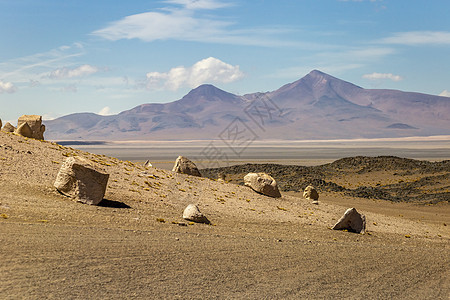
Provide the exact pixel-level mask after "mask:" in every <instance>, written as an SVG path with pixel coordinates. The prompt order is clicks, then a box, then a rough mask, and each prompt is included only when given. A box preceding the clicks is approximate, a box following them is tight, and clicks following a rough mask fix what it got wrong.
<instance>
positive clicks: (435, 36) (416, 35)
mask: <svg viewBox="0 0 450 300" xmlns="http://www.w3.org/2000/svg"><path fill="white" fill-rule="evenodd" d="M380 42H381V43H385V44H399V45H409V46H418V45H450V32H448V31H409V32H397V33H394V34H393V35H391V36H390V37H386V38H384V39H381V40H380Z"/></svg>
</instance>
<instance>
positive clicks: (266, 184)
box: [244, 173, 281, 198]
mask: <svg viewBox="0 0 450 300" xmlns="http://www.w3.org/2000/svg"><path fill="white" fill-rule="evenodd" d="M244 185H246V186H249V187H250V188H252V189H253V190H254V191H255V192H258V193H260V194H263V195H266V196H269V197H274V198H279V197H281V194H280V191H279V190H278V186H277V182H276V181H275V179H273V178H272V176H270V175H268V174H266V173H248V174H247V175H245V176H244Z"/></svg>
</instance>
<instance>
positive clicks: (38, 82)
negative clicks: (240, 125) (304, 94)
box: [0, 0, 450, 123]
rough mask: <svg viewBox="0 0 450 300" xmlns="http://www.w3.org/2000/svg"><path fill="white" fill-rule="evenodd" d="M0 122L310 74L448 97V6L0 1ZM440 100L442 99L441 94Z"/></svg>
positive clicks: (111, 108) (258, 0)
mask: <svg viewBox="0 0 450 300" xmlns="http://www.w3.org/2000/svg"><path fill="white" fill-rule="evenodd" d="M0 41H1V44H0V119H1V120H2V121H3V123H5V122H6V121H10V122H12V123H16V122H17V118H18V117H19V116H21V115H23V114H38V115H42V116H43V117H44V119H53V118H57V117H60V116H63V115H67V114H71V113H78V112H94V113H97V114H102V115H110V114H116V113H119V112H121V111H124V110H128V109H131V108H133V107H135V106H137V105H140V104H143V103H166V102H171V101H174V100H178V99H180V98H181V97H182V96H184V95H185V94H187V93H188V92H189V91H190V90H191V89H193V88H195V87H197V86H199V85H201V84H204V83H209V84H214V85H215V86H217V87H218V88H221V89H223V90H226V91H228V92H231V93H235V94H239V95H244V94H246V93H254V92H265V91H272V90H276V89H278V88H279V87H281V86H282V85H284V84H287V83H290V82H293V81H296V80H298V79H300V78H301V77H303V76H305V75H306V74H308V73H309V72H310V71H312V70H314V69H317V70H320V71H323V72H325V73H328V74H330V75H332V76H335V77H338V78H340V79H343V80H346V81H349V82H352V83H354V84H356V85H358V86H361V87H364V88H371V89H372V88H383V89H397V90H403V91H413V92H421V93H427V94H433V95H441V96H448V97H450V1H448V0H429V1H425V0H423V1H422V0H277V1H275V0H273V1H268V0H248V1H238V0H230V1H225V0H159V1H143V0H133V1H123V0H121V1H116V0H95V1H92V0H65V1H61V0H0ZM449 101H450V99H449Z"/></svg>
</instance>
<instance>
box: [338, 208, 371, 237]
mask: <svg viewBox="0 0 450 300" xmlns="http://www.w3.org/2000/svg"><path fill="white" fill-rule="evenodd" d="M333 229H334V230H345V229H346V230H348V231H350V232H356V233H364V232H365V231H366V217H365V216H364V215H361V214H360V213H359V212H357V211H356V209H355V208H349V209H347V210H346V211H345V213H344V215H343V216H342V217H341V218H340V219H339V220H338V221H337V223H336V224H335V225H334V226H333Z"/></svg>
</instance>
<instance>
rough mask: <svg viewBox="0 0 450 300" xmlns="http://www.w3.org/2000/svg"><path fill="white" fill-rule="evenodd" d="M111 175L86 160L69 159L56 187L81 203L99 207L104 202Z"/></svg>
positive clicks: (59, 174) (55, 184)
mask: <svg viewBox="0 0 450 300" xmlns="http://www.w3.org/2000/svg"><path fill="white" fill-rule="evenodd" d="M108 178H109V174H106V173H104V171H103V170H101V169H100V168H99V167H97V166H94V165H93V164H92V163H91V162H90V161H89V160H87V159H84V158H79V157H77V158H75V157H69V158H67V159H66V160H65V162H64V163H63V164H62V166H61V168H60V170H59V173H58V175H57V176H56V180H55V183H54V186H55V187H56V189H57V190H58V191H59V192H61V193H62V194H64V195H66V196H68V197H71V198H74V199H76V200H77V201H79V202H83V203H86V204H91V205H97V204H99V203H100V201H102V200H103V196H104V195H105V191H106V186H107V184H108Z"/></svg>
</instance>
